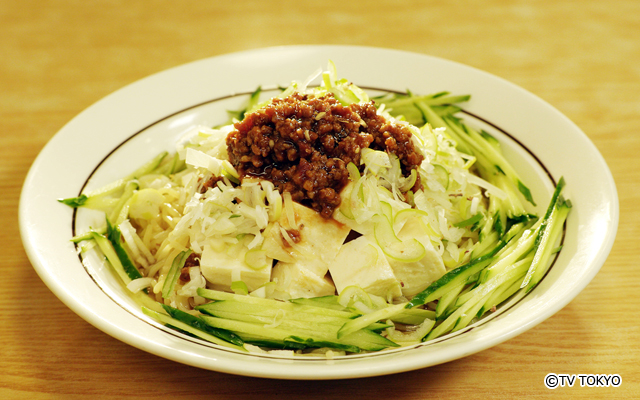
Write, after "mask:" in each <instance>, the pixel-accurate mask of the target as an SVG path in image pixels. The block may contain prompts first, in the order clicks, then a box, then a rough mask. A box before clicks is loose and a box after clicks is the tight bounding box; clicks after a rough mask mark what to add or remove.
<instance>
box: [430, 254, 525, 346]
mask: <svg viewBox="0 0 640 400" xmlns="http://www.w3.org/2000/svg"><path fill="white" fill-rule="evenodd" d="M527 266H528V264H527V263H517V264H512V265H510V266H509V267H508V268H507V269H505V270H504V271H503V272H501V273H500V274H499V275H496V276H495V277H494V278H493V279H491V280H490V281H488V282H486V283H483V284H481V285H479V286H478V287H477V288H475V289H474V290H472V291H470V292H469V293H473V295H472V296H471V298H469V299H468V300H467V301H466V302H465V303H464V304H461V305H460V307H458V309H456V310H455V311H454V312H453V313H452V314H451V315H449V317H447V319H445V320H444V321H442V323H441V324H440V325H438V326H437V327H436V328H435V329H433V330H432V331H431V332H430V333H429V335H428V336H427V340H430V339H434V338H436V337H438V336H441V335H443V334H445V333H447V332H449V331H453V330H460V329H462V328H464V327H466V326H467V325H468V324H469V322H471V320H472V319H473V318H475V316H476V314H477V313H478V311H479V310H480V308H482V306H483V305H484V304H485V303H486V301H487V300H488V299H489V298H490V297H491V295H492V293H493V291H494V290H495V288H497V287H498V286H500V285H501V284H503V283H504V282H506V281H508V280H510V279H512V278H513V277H522V276H524V274H525V273H526V270H527Z"/></svg>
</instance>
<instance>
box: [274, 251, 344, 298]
mask: <svg viewBox="0 0 640 400" xmlns="http://www.w3.org/2000/svg"><path fill="white" fill-rule="evenodd" d="M271 280H272V281H273V282H275V283H276V287H275V290H274V295H273V297H274V298H276V299H279V300H289V299H297V298H301V297H304V298H310V297H320V296H329V295H332V294H335V292H336V288H335V286H333V283H332V282H331V280H330V279H328V278H326V277H324V276H323V277H320V276H318V275H316V274H314V273H313V272H311V271H310V270H309V269H307V268H306V267H305V266H303V265H301V264H299V263H285V262H282V261H279V262H278V263H277V264H276V265H275V267H273V271H272V272H271Z"/></svg>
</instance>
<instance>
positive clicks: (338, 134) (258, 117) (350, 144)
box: [227, 93, 424, 218]
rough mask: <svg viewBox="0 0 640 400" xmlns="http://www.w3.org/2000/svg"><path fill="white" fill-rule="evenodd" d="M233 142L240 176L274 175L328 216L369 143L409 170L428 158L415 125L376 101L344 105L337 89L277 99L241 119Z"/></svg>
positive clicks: (272, 178) (231, 151) (232, 152)
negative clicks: (381, 110) (415, 138)
mask: <svg viewBox="0 0 640 400" xmlns="http://www.w3.org/2000/svg"><path fill="white" fill-rule="evenodd" d="M227 146H228V150H227V151H228V154H229V159H230V161H231V163H232V164H233V166H234V167H235V168H236V169H237V170H238V172H239V173H240V176H253V177H257V178H260V179H266V180H269V181H271V182H273V183H274V184H275V185H276V188H277V189H278V190H279V191H280V192H281V193H283V192H289V193H291V195H292V198H293V201H296V202H298V203H301V204H308V205H309V206H310V207H311V208H313V209H314V210H316V211H318V212H319V213H320V215H322V216H323V217H324V218H330V217H331V216H332V215H333V212H334V210H335V209H336V208H337V207H338V206H339V205H340V191H341V190H342V189H343V188H344V186H345V185H346V184H347V182H348V180H349V179H348V178H349V173H348V172H347V164H349V163H354V164H355V165H360V154H361V150H362V149H363V148H372V149H375V150H382V151H388V152H391V153H394V154H395V155H396V156H398V158H399V160H400V162H401V164H402V168H403V171H404V172H405V173H407V171H409V170H411V169H415V168H417V167H418V166H419V165H420V163H421V162H422V160H423V159H424V157H423V156H422V155H421V154H420V153H419V152H417V151H416V149H415V148H414V145H413V143H412V142H411V132H410V131H409V129H408V128H407V127H406V126H404V125H400V124H397V123H393V122H391V121H388V120H386V119H385V118H384V117H383V116H381V115H379V114H378V113H377V108H376V107H375V105H374V104H373V102H367V103H355V104H350V105H346V106H343V105H342V104H340V102H338V101H337V100H336V99H335V97H334V96H333V94H331V93H328V94H325V95H324V96H322V97H316V96H314V95H313V94H301V93H293V94H292V95H290V96H288V97H286V98H283V99H281V98H276V99H274V100H273V101H272V102H271V103H269V104H267V105H266V106H265V107H263V108H260V109H258V110H256V111H255V112H253V113H251V114H248V115H246V116H245V118H244V120H242V121H240V122H238V123H236V124H235V130H234V131H233V132H231V134H229V136H228V137H227Z"/></svg>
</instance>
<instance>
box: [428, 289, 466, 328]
mask: <svg viewBox="0 0 640 400" xmlns="http://www.w3.org/2000/svg"><path fill="white" fill-rule="evenodd" d="M466 284H467V283H466V282H465V283H461V284H460V285H457V286H456V287H454V288H452V289H451V290H450V291H448V292H447V293H445V294H444V295H442V297H441V298H440V299H439V300H438V305H437V306H436V313H435V314H436V318H437V319H438V320H440V319H442V317H443V316H444V315H446V311H447V310H448V309H449V308H450V306H452V305H455V300H456V298H457V297H458V295H459V294H460V292H461V291H462V289H464V287H465V285H466Z"/></svg>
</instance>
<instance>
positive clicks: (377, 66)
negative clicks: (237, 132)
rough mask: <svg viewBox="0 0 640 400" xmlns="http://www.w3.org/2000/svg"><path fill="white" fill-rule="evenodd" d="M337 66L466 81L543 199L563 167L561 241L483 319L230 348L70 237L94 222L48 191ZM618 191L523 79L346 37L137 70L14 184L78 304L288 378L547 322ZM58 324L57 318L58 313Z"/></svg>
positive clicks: (121, 333)
mask: <svg viewBox="0 0 640 400" xmlns="http://www.w3.org/2000/svg"><path fill="white" fill-rule="evenodd" d="M329 59H331V60H333V61H334V62H335V63H336V65H337V67H338V74H339V76H340V77H345V78H347V79H350V80H352V81H353V82H354V83H356V84H357V85H359V86H361V87H365V88H380V89H386V90H396V91H404V90H406V89H407V88H409V89H411V90H412V91H413V92H415V93H420V94H429V93H433V92H439V91H445V90H446V91H449V92H451V93H453V94H471V95H472V98H471V101H470V102H469V103H468V104H466V105H465V111H467V112H469V113H471V114H473V115H474V116H477V117H479V119H478V118H474V117H472V116H469V117H468V118H469V122H470V123H472V124H476V125H478V126H481V127H484V128H486V129H487V130H489V131H490V132H491V133H493V134H494V135H496V136H497V137H498V138H499V139H500V141H501V142H502V145H503V147H504V149H505V152H506V154H507V156H508V158H509V159H510V160H512V162H513V163H514V164H515V166H516V167H517V169H518V170H519V171H520V172H521V174H522V175H523V178H524V180H525V182H527V183H528V184H529V185H530V187H531V189H532V191H533V195H534V198H535V199H536V201H537V203H538V212H539V213H540V214H541V212H540V211H541V209H543V208H544V207H545V204H546V203H547V201H548V199H549V197H550V193H551V191H552V187H553V182H554V181H557V180H558V179H559V178H560V177H561V176H564V177H565V179H566V181H567V189H566V193H565V194H566V197H569V198H570V199H571V201H572V203H573V210H572V211H571V214H570V216H569V218H568V221H567V225H566V235H565V242H564V243H565V244H564V248H563V250H562V251H561V253H560V255H559V257H558V258H557V260H556V262H555V264H554V265H553V267H552V268H551V270H550V272H549V273H548V274H547V276H546V277H545V278H544V279H543V280H542V282H541V283H540V285H539V286H538V287H537V288H536V289H535V290H534V291H533V292H531V293H530V294H529V295H528V296H526V297H525V298H524V299H522V300H521V301H519V302H517V303H515V304H508V305H507V306H505V307H501V310H500V312H499V313H498V314H497V315H492V318H490V320H488V321H481V322H480V323H478V324H476V325H474V326H472V327H470V328H468V329H466V330H465V331H464V332H461V333H458V334H457V335H450V336H445V337H443V338H441V339H439V340H438V341H434V342H428V343H426V344H424V345H421V346H417V347H413V348H404V349H400V350H394V351H386V352H380V353H376V354H370V355H366V356H351V357H347V358H344V359H341V358H340V359H335V360H323V359H288V358H278V357H270V356H256V355H247V354H240V353H235V352H233V351H229V350H224V349H221V348H218V347H216V346H213V345H209V344H205V343H204V342H201V341H199V340H197V339H192V338H188V337H186V336H183V335H181V334H179V333H176V332H173V331H170V330H167V329H165V328H164V327H162V326H161V325H159V324H157V323H156V322H154V321H152V320H150V319H149V318H147V317H145V316H144V315H143V314H142V313H141V312H140V311H139V308H138V307H137V306H136V305H135V304H134V303H133V302H132V301H131V300H130V299H129V297H128V296H127V295H126V293H125V292H124V290H123V289H122V286H121V285H119V284H118V282H117V280H116V279H115V278H114V276H113V274H112V273H111V271H110V270H109V268H107V267H105V266H104V265H103V264H101V262H100V260H98V259H89V260H87V261H86V263H85V264H86V266H84V265H83V264H82V263H81V261H80V259H79V257H78V255H77V254H76V251H75V248H74V246H73V244H72V243H71V242H70V241H69V239H70V238H71V236H72V229H75V228H77V229H82V227H85V226H87V225H88V224H89V223H90V222H89V221H90V218H91V216H90V213H87V214H83V213H82V212H79V213H78V214H77V216H76V217H77V218H75V219H74V218H73V217H74V213H73V211H72V210H71V209H70V208H68V207H66V206H64V205H62V204H60V203H58V202H57V201H56V199H58V198H63V197H72V196H75V195H77V194H79V193H80V191H81V190H82V188H83V187H85V185H86V187H87V188H89V189H90V188H95V187H99V186H101V185H103V184H105V183H108V182H110V181H113V180H115V179H117V178H119V177H121V176H124V175H126V174H127V173H129V172H130V171H132V170H133V169H134V168H135V167H137V166H138V165H140V164H142V163H143V162H144V161H146V160H149V159H150V158H151V157H153V156H154V155H156V154H157V153H158V152H159V151H161V150H165V149H168V150H171V149H173V145H174V141H175V140H176V138H177V137H178V136H179V135H180V134H181V133H183V132H184V131H185V130H187V129H189V128H190V127H192V126H194V125H196V124H202V123H203V124H207V125H215V124H219V123H221V122H224V121H225V120H226V113H225V110H227V109H232V108H234V107H235V106H236V105H237V104H239V103H240V101H241V100H242V99H244V98H245V97H243V96H241V95H239V94H246V93H249V92H251V91H253V90H254V89H255V88H256V87H257V86H258V85H262V86H263V87H265V88H268V87H271V88H275V87H277V86H278V85H280V86H286V85H288V84H289V83H290V81H291V80H298V81H302V80H304V79H305V78H306V77H307V76H309V75H310V74H311V73H312V72H314V71H315V70H317V69H318V68H319V67H326V65H327V62H328V60H329ZM617 225H618V198H617V192H616V188H615V184H614V182H613V179H612V176H611V173H610V171H609V169H608V167H607V165H606V163H605V161H604V160H603V158H602V156H601V155H600V154H599V153H598V151H597V149H596V148H595V147H594V145H593V144H592V143H591V142H590V141H589V139H588V138H587V137H586V136H585V135H584V133H582V131H580V129H579V128H578V127H577V126H576V125H574V124H573V123H572V122H571V121H569V120H568V119H567V118H566V117H565V116H563V115H562V114H561V113H560V112H558V111H557V110H555V109H554V108H553V107H551V106H550V105H549V104H547V103H545V102H544V101H542V100H540V99H539V98H537V97H536V96H534V95H532V94H530V93H528V92H526V91H525V90H523V89H521V88H519V87H517V86H515V85H513V84H511V83H509V82H506V81H504V80H502V79H500V78H497V77H495V76H492V75H490V74H487V73H485V72H482V71H478V70H476V69H473V68H470V67H467V66H464V65H461V64H457V63H454V62H450V61H446V60H442V59H438V58H434V57H429V56H425V55H420V54H413V53H407V52H401V51H395V50H385V49H377V48H365V47H349V46H300V47H280V48H267V49H262V50H255V51H247V52H241V53H235V54H229V55H224V56H220V57H214V58H209V59H205V60H201V61H197V62H193V63H190V64H187V65H183V66H180V67H177V68H173V69H170V70H167V71H164V72H161V73H158V74H155V75H152V76H150V77H148V78H145V79H142V80H140V81H138V82H135V83H133V84H131V85H129V86H127V87H125V88H123V89H121V90H119V91H117V92H115V93H113V94H111V95H109V96H107V97H106V98H104V99H102V100H101V101H99V102H97V103H96V104H94V105H93V106H91V107H89V108H88V109H87V110H85V111H83V112H82V113H81V114H80V115H78V116H77V117H76V118H74V119H73V120H72V121H71V122H69V123H68V124H67V125H66V126H65V127H64V128H62V129H61V130H60V132H58V133H57V134H56V135H55V136H54V137H53V139H51V141H50V142H49V143H48V144H47V145H46V146H45V148H44V149H43V150H42V152H41V153H40V155H39V156H38V157H37V159H36V160H35V162H34V164H33V166H32V168H31V170H30V171H29V174H28V176H27V179H26V181H25V184H24V188H23V191H22V196H21V201H20V228H21V235H22V240H23V242H24V245H25V248H26V250H27V253H28V255H29V258H30V260H31V262H32V263H33V265H34V267H35V269H36V271H37V272H38V274H39V275H40V277H41V278H42V280H43V281H44V282H45V283H46V284H47V286H48V287H49V288H50V289H51V290H52V291H53V292H54V293H55V294H56V295H57V296H58V297H59V298H60V299H61V300H62V301H63V302H64V303H65V304H66V305H67V306H69V307H70V308H71V309H72V310H73V311H74V312H76V313H77V314H78V315H80V316H81V317H82V318H84V319H85V320H87V321H88V322H89V323H91V324H93V325H94V326H96V327H97V328H99V329H101V330H102V331H104V332H106V333H107V334H109V335H111V336H113V337H115V338H117V339H119V340H122V341H123V342H126V343H128V344H130V345H132V346H135V347H137V348H140V349H142V350H145V351H148V352H150V353H153V354H156V355H158V356H161V357H165V358H168V359H171V360H175V361H178V362H182V363H185V364H189V365H193V366H197V367H201V368H206V369H211V370H216V371H222V372H227V373H233V374H239V375H250V376H257V377H270V378H287V379H337V378H353V377H364V376H375V375H382V374H390V373H396V372H401V371H408V370H413V369H417V368H423V367H427V366H430V365H435V364H439V363H443V362H447V361H450V360H454V359H457V358H461V357H465V356H467V355H470V354H473V353H476V352H478V351H481V350H484V349H487V348H489V347H491V346H494V345H496V344H498V343H501V342H503V341H505V340H507V339H509V338H512V337H514V336H516V335H518V334H520V333H522V332H524V331H526V330H527V329H530V328H531V327H533V326H535V325H536V324H538V323H540V322H542V321H544V320H545V319H546V318H548V317H550V316H551V315H553V314H554V313H556V312H557V311H558V310H560V309H561V308H562V307H564V306H565V305H566V304H567V303H569V301H571V300H572V299H573V298H574V297H575V296H576V295H577V294H578V293H579V292H580V291H581V290H582V289H583V288H584V287H585V286H586V285H587V284H588V283H589V282H590V281H591V279H593V277H594V276H595V275H596V273H597V272H598V270H599V269H600V267H601V266H602V264H603V263H604V261H605V259H606V257H607V255H608V254H609V251H610V249H611V246H612V244H613V241H614V238H615V234H616V229H617ZM54 323H55V321H54Z"/></svg>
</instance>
